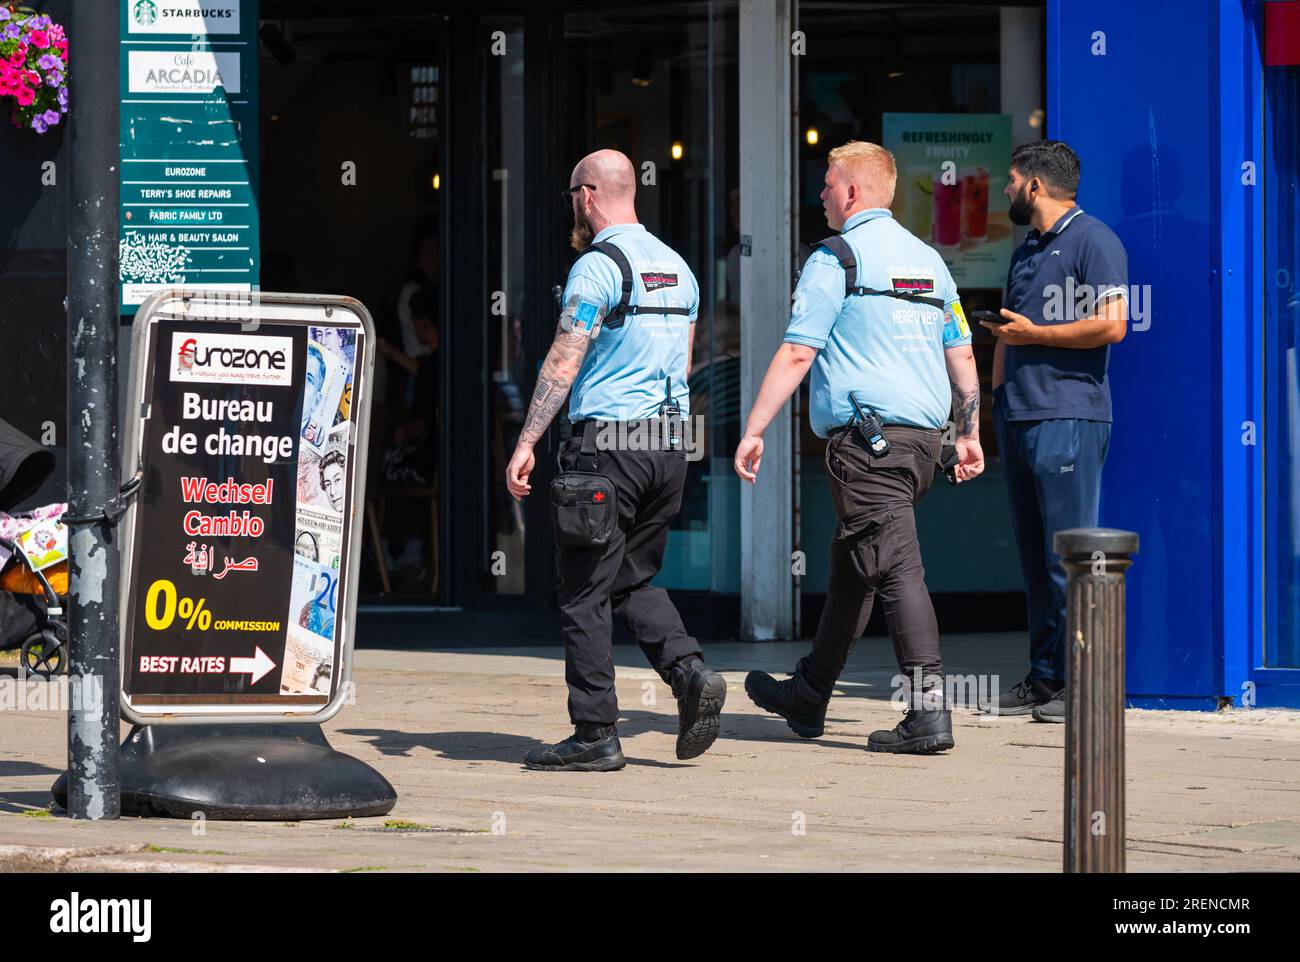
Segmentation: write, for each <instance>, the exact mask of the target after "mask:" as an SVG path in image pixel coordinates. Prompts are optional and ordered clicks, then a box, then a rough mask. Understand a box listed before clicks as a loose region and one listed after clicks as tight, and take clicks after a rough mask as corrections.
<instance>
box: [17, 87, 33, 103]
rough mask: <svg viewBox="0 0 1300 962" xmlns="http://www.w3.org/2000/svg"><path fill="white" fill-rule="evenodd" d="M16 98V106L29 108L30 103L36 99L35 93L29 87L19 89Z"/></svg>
mask: <svg viewBox="0 0 1300 962" xmlns="http://www.w3.org/2000/svg"><path fill="white" fill-rule="evenodd" d="M17 96H18V106H20V107H29V106H31V103H32V101H33V100H35V99H36V93H35V91H33V90H32V88H31V87H19V88H18V94H17Z"/></svg>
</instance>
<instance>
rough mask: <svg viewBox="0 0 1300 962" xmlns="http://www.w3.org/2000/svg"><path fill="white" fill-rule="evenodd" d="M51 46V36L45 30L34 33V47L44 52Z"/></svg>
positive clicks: (34, 31)
mask: <svg viewBox="0 0 1300 962" xmlns="http://www.w3.org/2000/svg"><path fill="white" fill-rule="evenodd" d="M49 45H50V35H49V34H48V33H46V32H45V31H44V30H33V31H32V46H33V47H35V48H36V49H37V50H44V49H46V48H47V47H48V46H49Z"/></svg>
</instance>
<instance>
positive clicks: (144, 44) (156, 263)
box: [119, 0, 259, 314]
mask: <svg viewBox="0 0 1300 962" xmlns="http://www.w3.org/2000/svg"><path fill="white" fill-rule="evenodd" d="M120 2H121V5H122V19H121V33H120V40H121V44H120V48H121V79H120V81H119V86H120V95H121V110H122V122H121V124H122V126H121V148H122V164H121V168H120V177H121V188H122V189H121V211H120V215H121V216H120V223H121V237H120V253H121V280H122V313H123V314H134V313H135V312H136V309H137V308H138V307H139V306H140V305H141V304H143V303H144V301H145V300H146V298H148V297H149V295H150V294H152V293H153V292H154V291H157V290H161V289H164V288H172V287H195V288H204V289H207V290H230V291H247V290H251V289H253V288H254V287H255V286H256V285H257V283H258V262H259V250H258V214H257V196H258V189H257V188H258V147H257V13H258V11H257V6H258V4H257V0H203V3H201V4H199V3H193V2H190V0H120Z"/></svg>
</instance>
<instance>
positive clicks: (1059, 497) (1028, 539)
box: [993, 404, 1110, 685]
mask: <svg viewBox="0 0 1300 962" xmlns="http://www.w3.org/2000/svg"><path fill="white" fill-rule="evenodd" d="M1002 411H1003V406H1002V405H1000V404H994V406H993V426H994V430H995V431H996V432H997V438H998V450H999V451H1000V452H1001V455H1002V464H1003V466H1004V468H1005V469H1006V473H1007V492H1008V493H1009V494H1010V496H1011V521H1012V527H1013V528H1014V529H1015V533H1016V544H1017V545H1018V546H1019V548H1020V568H1021V570H1022V571H1023V572H1024V576H1025V594H1026V601H1027V603H1028V609H1029V673H1030V676H1031V677H1033V678H1035V679H1040V680H1042V681H1044V682H1048V683H1056V685H1060V684H1064V682H1065V654H1066V647H1065V630H1066V621H1065V598H1066V594H1065V568H1064V567H1062V565H1061V559H1060V557H1059V556H1058V555H1057V554H1056V553H1055V552H1054V551H1052V535H1054V534H1055V533H1056V532H1057V531H1063V530H1065V529H1067V528H1090V527H1095V526H1096V525H1097V515H1098V511H1099V507H1100V501H1101V468H1102V465H1103V464H1104V463H1105V461H1106V449H1107V448H1108V447H1109V446H1110V423H1109V422H1107V421H1085V420H1081V419H1078V418H1059V419H1052V420H1045V421H1008V420H1005V419H1004V417H1003V414H1002Z"/></svg>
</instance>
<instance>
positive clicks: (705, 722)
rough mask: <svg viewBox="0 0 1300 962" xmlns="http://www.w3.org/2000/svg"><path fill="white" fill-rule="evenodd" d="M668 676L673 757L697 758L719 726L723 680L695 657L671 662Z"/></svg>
mask: <svg viewBox="0 0 1300 962" xmlns="http://www.w3.org/2000/svg"><path fill="white" fill-rule="evenodd" d="M670 677H671V678H672V686H673V697H674V698H676V699H677V757H678V758H680V759H683V760H684V759H687V758H698V757H699V756H700V755H703V754H704V753H705V752H706V751H708V750H709V746H710V745H712V744H713V742H714V740H715V739H717V737H718V730H719V729H720V728H721V727H722V723H721V718H720V716H721V715H722V706H723V705H724V704H725V703H726V701H727V681H726V679H725V678H723V677H722V676H721V675H719V674H718V673H717V672H716V671H712V670H711V669H709V668H708V667H707V666H706V665H705V664H704V662H703V661H701V660H700V659H698V658H694V659H690V660H688V661H686V662H685V663H682V662H679V663H678V664H676V665H673V670H672V673H671V676H670Z"/></svg>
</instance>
